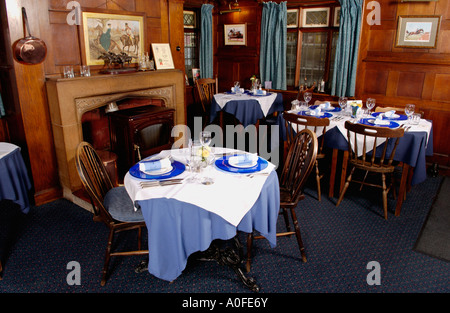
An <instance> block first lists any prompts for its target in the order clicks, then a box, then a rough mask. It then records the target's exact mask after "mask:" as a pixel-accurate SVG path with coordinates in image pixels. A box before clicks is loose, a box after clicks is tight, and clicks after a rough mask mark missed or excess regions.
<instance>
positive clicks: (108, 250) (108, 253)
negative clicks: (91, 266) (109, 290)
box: [100, 229, 114, 286]
mask: <svg viewBox="0 0 450 313" xmlns="http://www.w3.org/2000/svg"><path fill="white" fill-rule="evenodd" d="M113 238H114V229H110V231H109V236H108V245H107V246H106V253H105V264H104V265H103V272H102V280H101V282H100V285H101V286H105V284H106V275H107V272H108V267H109V259H110V257H111V247H112V241H113Z"/></svg>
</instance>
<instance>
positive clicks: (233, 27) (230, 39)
mask: <svg viewBox="0 0 450 313" xmlns="http://www.w3.org/2000/svg"><path fill="white" fill-rule="evenodd" d="M224 38H225V45H226V46H228V45H234V46H246V45H247V24H246V23H245V24H225V25H224Z"/></svg>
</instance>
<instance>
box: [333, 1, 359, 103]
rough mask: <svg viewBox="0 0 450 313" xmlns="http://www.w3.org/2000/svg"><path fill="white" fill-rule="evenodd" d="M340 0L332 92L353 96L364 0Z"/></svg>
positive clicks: (338, 94)
mask: <svg viewBox="0 0 450 313" xmlns="http://www.w3.org/2000/svg"><path fill="white" fill-rule="evenodd" d="M339 1H340V3H341V20H340V26H339V39H338V43H337V47H336V57H335V62H334V72H333V80H332V82H331V94H332V95H335V96H349V97H353V96H354V95H355V84H356V66H357V63H358V46H359V34H360V31H361V20H362V6H363V2H364V0H339Z"/></svg>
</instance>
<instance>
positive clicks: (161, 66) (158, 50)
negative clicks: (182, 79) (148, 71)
mask: <svg viewBox="0 0 450 313" xmlns="http://www.w3.org/2000/svg"><path fill="white" fill-rule="evenodd" d="M152 52H153V60H154V61H155V65H156V69H157V70H168V69H174V68H175V65H174V63H173V59H172V52H171V51H170V44H168V43H152Z"/></svg>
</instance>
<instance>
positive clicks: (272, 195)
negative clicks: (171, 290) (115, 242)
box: [136, 171, 280, 281]
mask: <svg viewBox="0 0 450 313" xmlns="http://www.w3.org/2000/svg"><path fill="white" fill-rule="evenodd" d="M224 192H226V191H224ZM199 196H201V195H199ZM230 196H231V195H230ZM136 202H137V205H139V206H140V208H141V210H142V213H143V215H144V219H145V223H146V225H147V229H148V248H149V264H148V271H149V272H150V273H151V274H152V275H154V276H156V277H158V278H161V279H164V280H167V281H172V280H174V279H176V278H177V277H178V276H179V275H180V274H181V273H182V271H183V270H184V269H185V267H186V264H187V259H188V257H189V255H191V254H192V253H194V252H197V251H204V250H206V249H208V248H209V246H210V244H211V242H212V241H213V240H215V239H222V240H228V239H231V238H233V237H234V236H235V235H236V231H237V230H239V231H243V232H247V233H251V232H252V231H253V229H255V230H257V231H258V232H260V233H261V234H262V235H263V236H264V237H265V238H267V240H268V241H269V243H270V246H271V247H275V245H276V224H277V218H278V211H279V205H280V194H279V185H278V176H277V174H276V172H275V171H273V172H272V173H271V174H270V175H269V177H267V180H266V182H265V184H264V186H263V188H262V190H261V194H260V196H259V198H258V200H257V201H256V203H255V204H254V206H253V207H252V208H251V209H250V211H249V212H247V214H246V215H245V216H244V217H243V219H242V220H241V222H240V223H239V224H238V226H237V228H236V227H234V226H233V225H231V224H230V223H228V222H226V221H225V220H224V219H223V218H221V217H219V216H218V215H216V214H214V213H211V212H209V211H206V210H204V209H201V208H200V207H198V206H195V205H192V204H189V203H185V202H181V201H178V200H173V199H167V198H158V199H151V200H139V201H136Z"/></svg>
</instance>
